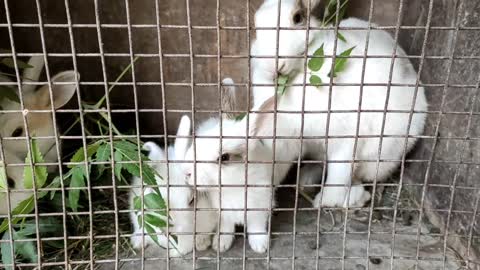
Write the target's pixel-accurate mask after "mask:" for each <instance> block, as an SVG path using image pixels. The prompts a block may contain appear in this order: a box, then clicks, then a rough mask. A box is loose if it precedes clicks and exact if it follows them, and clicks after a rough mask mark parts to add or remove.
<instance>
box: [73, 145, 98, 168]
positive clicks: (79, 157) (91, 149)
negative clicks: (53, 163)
mask: <svg viewBox="0 0 480 270" xmlns="http://www.w3.org/2000/svg"><path fill="white" fill-rule="evenodd" d="M103 143H104V142H103V141H97V142H95V143H93V144H89V145H87V160H88V159H90V158H91V157H92V156H93V155H94V154H95V153H97V150H98V148H99V147H100V146H101V145H102V144H103ZM82 161H85V153H84V149H83V147H80V149H78V150H77V152H75V154H74V155H73V157H72V158H71V159H70V162H82ZM75 166H76V165H72V164H70V165H68V168H73V167H75Z"/></svg>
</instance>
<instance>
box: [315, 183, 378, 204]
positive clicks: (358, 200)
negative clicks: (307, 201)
mask: <svg viewBox="0 0 480 270" xmlns="http://www.w3.org/2000/svg"><path fill="white" fill-rule="evenodd" d="M347 194H348V189H346V188H344V187H324V191H323V197H322V198H320V197H321V193H319V194H317V196H316V197H315V201H314V206H315V207H320V206H322V207H347V204H348V207H362V206H363V205H365V203H366V202H368V201H369V200H370V197H371V196H370V193H369V192H368V191H366V190H365V189H364V188H363V187H362V186H352V187H351V189H350V196H349V197H350V198H349V199H348V200H346V197H347Z"/></svg>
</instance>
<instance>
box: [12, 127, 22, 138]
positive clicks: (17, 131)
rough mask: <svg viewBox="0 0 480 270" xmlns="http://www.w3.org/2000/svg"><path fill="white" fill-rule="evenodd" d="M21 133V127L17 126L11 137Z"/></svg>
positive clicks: (18, 135)
mask: <svg viewBox="0 0 480 270" xmlns="http://www.w3.org/2000/svg"><path fill="white" fill-rule="evenodd" d="M22 133H23V128H21V127H19V128H17V129H15V130H14V131H13V133H12V137H20V136H21V135H22Z"/></svg>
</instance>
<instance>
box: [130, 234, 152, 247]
mask: <svg viewBox="0 0 480 270" xmlns="http://www.w3.org/2000/svg"><path fill="white" fill-rule="evenodd" d="M130 244H131V245H132V247H133V248H134V249H136V250H138V249H141V248H142V237H141V236H139V235H132V236H131V237H130ZM147 246H148V243H147V241H145V247H147Z"/></svg>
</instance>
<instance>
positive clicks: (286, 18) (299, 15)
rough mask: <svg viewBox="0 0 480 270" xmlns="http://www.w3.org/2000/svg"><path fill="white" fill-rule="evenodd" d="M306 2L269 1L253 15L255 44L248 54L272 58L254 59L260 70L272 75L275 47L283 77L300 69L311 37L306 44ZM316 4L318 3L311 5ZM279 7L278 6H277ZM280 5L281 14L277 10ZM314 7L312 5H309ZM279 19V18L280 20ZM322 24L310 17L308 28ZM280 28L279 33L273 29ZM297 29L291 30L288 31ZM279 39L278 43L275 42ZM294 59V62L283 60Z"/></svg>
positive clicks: (309, 36)
mask: <svg viewBox="0 0 480 270" xmlns="http://www.w3.org/2000/svg"><path fill="white" fill-rule="evenodd" d="M304 2H306V0H305V1H299V0H284V1H281V2H280V1H277V0H269V1H265V2H264V3H263V4H262V6H261V7H260V8H259V9H258V11H257V12H256V13H255V28H257V30H256V40H255V41H254V43H253V44H252V48H251V54H252V55H254V56H263V57H267V56H268V57H271V58H257V59H256V60H255V61H254V62H257V66H260V67H262V69H263V70H269V71H271V73H273V74H275V73H276V70H275V59H274V56H275V55H277V47H278V56H280V58H279V59H278V71H279V72H280V73H282V74H290V73H292V72H294V71H295V70H296V69H297V67H298V66H299V65H298V63H297V62H299V61H301V60H302V59H301V58H298V56H301V55H302V54H303V53H304V52H305V51H306V48H307V45H308V44H310V42H311V41H312V40H313V33H314V32H316V31H312V30H310V32H309V34H308V40H307V30H306V29H305V26H306V22H307V20H306V16H307V11H306V8H305V5H304ZM313 2H319V1H313ZM280 3H281V4H280ZM279 4H280V10H279ZM312 4H315V3H312ZM279 16H280V17H279ZM320 25H321V23H320V22H319V21H318V20H317V19H316V18H315V17H313V16H310V27H319V26H320ZM277 27H279V29H278V30H277V29H275V28H277ZM284 27H285V28H290V29H283V28H284ZM296 27H297V28H298V29H291V28H296ZM277 37H278V42H277ZM292 56H297V58H289V59H285V58H283V57H292Z"/></svg>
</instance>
